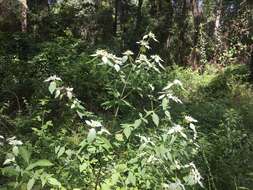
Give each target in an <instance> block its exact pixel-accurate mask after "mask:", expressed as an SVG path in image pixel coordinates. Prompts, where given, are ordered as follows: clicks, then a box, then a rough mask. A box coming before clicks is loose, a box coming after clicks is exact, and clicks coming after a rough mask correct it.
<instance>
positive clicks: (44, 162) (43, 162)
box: [26, 160, 54, 170]
mask: <svg viewBox="0 0 253 190" xmlns="http://www.w3.org/2000/svg"><path fill="white" fill-rule="evenodd" d="M53 165H54V164H52V163H51V162H50V161H49V160H38V161H37V162H34V163H32V164H30V165H29V166H28V167H27V168H26V170H32V169H33V168H36V167H49V166H53Z"/></svg>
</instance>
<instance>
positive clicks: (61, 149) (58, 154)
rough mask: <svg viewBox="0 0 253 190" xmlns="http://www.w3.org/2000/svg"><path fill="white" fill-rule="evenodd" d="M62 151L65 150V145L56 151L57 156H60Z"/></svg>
mask: <svg viewBox="0 0 253 190" xmlns="http://www.w3.org/2000/svg"><path fill="white" fill-rule="evenodd" d="M64 152H65V147H64V146H63V147H61V148H60V150H59V152H58V153H57V158H60V157H61V156H62V155H63V154H64Z"/></svg>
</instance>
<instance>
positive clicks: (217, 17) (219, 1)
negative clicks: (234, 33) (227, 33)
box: [214, 0, 222, 41]
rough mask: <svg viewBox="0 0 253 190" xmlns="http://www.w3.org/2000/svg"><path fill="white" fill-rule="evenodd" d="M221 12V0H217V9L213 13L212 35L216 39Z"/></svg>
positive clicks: (217, 37) (217, 38)
mask: <svg viewBox="0 0 253 190" xmlns="http://www.w3.org/2000/svg"><path fill="white" fill-rule="evenodd" d="M221 13H222V0H217V9H216V13H215V22H214V37H215V39H216V40H218V41H219V40H220V39H219V29H220V20H221Z"/></svg>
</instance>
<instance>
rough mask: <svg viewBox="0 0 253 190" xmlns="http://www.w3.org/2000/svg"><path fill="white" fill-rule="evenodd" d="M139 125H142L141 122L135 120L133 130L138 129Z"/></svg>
mask: <svg viewBox="0 0 253 190" xmlns="http://www.w3.org/2000/svg"><path fill="white" fill-rule="evenodd" d="M141 123H142V120H141V119H137V120H135V121H134V125H133V126H134V127H135V128H138V127H139V126H140V125H141Z"/></svg>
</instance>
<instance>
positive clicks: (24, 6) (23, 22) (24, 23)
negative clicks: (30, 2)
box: [20, 0, 28, 32]
mask: <svg viewBox="0 0 253 190" xmlns="http://www.w3.org/2000/svg"><path fill="white" fill-rule="evenodd" d="M20 3H21V15H20V17H21V31H22V32H27V12H28V6H27V0H20Z"/></svg>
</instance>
